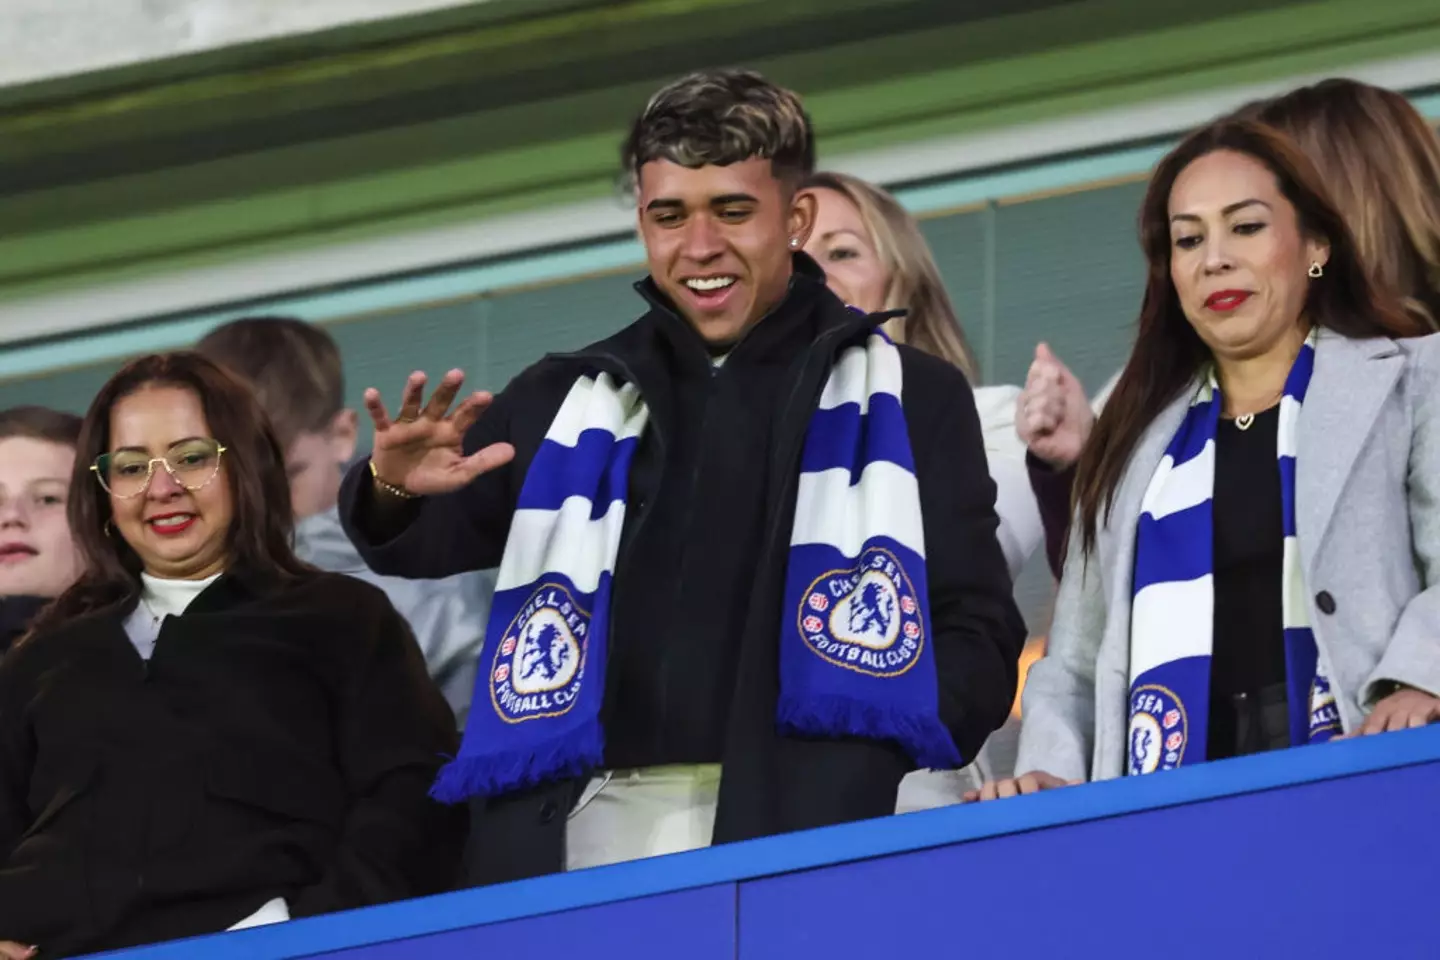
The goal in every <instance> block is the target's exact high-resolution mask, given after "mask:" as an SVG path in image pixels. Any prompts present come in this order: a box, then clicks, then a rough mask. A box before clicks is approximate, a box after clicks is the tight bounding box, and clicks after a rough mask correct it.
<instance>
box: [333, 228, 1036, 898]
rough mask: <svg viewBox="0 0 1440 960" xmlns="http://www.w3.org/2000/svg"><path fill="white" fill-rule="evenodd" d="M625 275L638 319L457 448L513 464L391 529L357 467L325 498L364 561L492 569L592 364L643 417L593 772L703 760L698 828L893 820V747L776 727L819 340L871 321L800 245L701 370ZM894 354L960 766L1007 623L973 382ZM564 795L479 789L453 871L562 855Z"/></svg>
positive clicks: (999, 665) (409, 571) (1018, 636)
mask: <svg viewBox="0 0 1440 960" xmlns="http://www.w3.org/2000/svg"><path fill="white" fill-rule="evenodd" d="M637 289H639V291H640V293H641V294H642V295H643V296H644V297H645V298H646V299H647V300H649V301H650V303H651V305H652V308H651V310H650V311H649V312H648V313H647V314H646V315H645V316H644V317H642V318H641V319H640V320H639V321H637V322H636V323H634V324H632V325H631V326H630V327H628V328H626V329H625V330H622V331H621V332H620V333H618V334H616V335H615V336H613V337H611V338H609V339H607V340H604V341H602V342H600V343H598V344H595V345H594V346H591V347H589V348H587V349H585V350H582V351H580V352H579V353H575V354H569V355H560V356H551V357H547V358H546V359H544V360H542V361H540V362H539V363H537V364H535V365H534V366H533V367H531V368H529V369H528V370H526V371H525V372H524V373H522V374H520V375H519V376H518V377H516V379H515V380H514V381H513V382H512V383H511V384H510V385H509V386H508V387H507V388H506V390H505V391H504V392H503V393H502V394H501V395H500V396H498V397H497V398H496V399H495V403H494V405H493V406H492V407H491V409H490V410H489V411H487V412H486V414H485V415H484V416H483V417H482V418H481V420H480V421H479V422H478V423H476V425H475V426H474V427H473V428H472V429H471V432H470V433H469V435H468V436H467V437H466V443H465V447H466V451H467V452H473V451H474V450H478V449H479V448H481V447H483V446H486V445H488V444H491V443H495V442H500V441H505V442H509V443H512V444H514V446H515V449H516V456H515V460H514V461H513V462H512V463H511V464H509V465H507V466H506V467H504V468H501V469H500V470H497V471H494V472H493V473H490V474H487V475H485V476H482V477H480V478H478V479H477V480H476V481H475V482H474V483H472V484H470V485H469V486H468V487H466V488H464V489H462V490H460V491H457V492H456V493H453V494H449V495H445V496H441V497H434V498H428V499H425V500H421V501H417V502H416V503H415V504H412V505H410V507H409V514H408V516H406V517H404V518H403V519H402V522H403V523H404V525H403V526H402V527H400V528H399V529H387V530H381V529H378V528H377V527H376V526H375V520H374V518H373V517H372V515H371V514H370V512H369V504H370V502H371V501H370V497H371V491H372V488H371V482H370V478H369V473H368V469H366V468H365V467H364V466H363V465H362V466H360V467H357V468H356V469H354V470H352V471H351V472H350V474H349V475H348V476H347V478H346V482H345V484H344V486H343V487H342V490H341V508H340V512H341V517H342V520H343V522H344V523H345V525H346V529H347V532H349V534H350V536H351V538H352V539H353V540H354V541H355V543H356V546H357V547H358V548H359V549H360V552H361V554H362V555H363V556H364V558H365V560H366V562H367V563H369V564H370V565H371V566H372V567H374V569H375V570H376V571H378V572H380V573H387V574H398V575H401V576H410V577H442V576H447V575H450V574H453V573H457V572H460V571H463V570H472V569H483V568H487V567H493V566H495V565H497V564H498V563H499V561H500V558H501V554H502V553H503V550H504V546H505V538H506V534H507V532H508V528H509V524H510V518H511V515H512V513H513V511H514V508H515V503H516V498H517V496H518V494H519V491H520V486H521V484H522V482H523V480H524V477H525V472H526V470H527V469H528V467H529V464H530V462H531V460H532V458H533V457H534V455H535V452H536V449H537V448H538V447H539V445H540V442H541V440H542V439H543V438H544V436H545V433H546V431H547V429H548V428H549V426H550V422H551V420H552V419H553V418H554V416H555V413H556V412H557V411H558V410H559V407H560V405H561V403H562V402H563V400H564V398H565V396H566V394H567V393H568V392H569V390H570V387H571V385H572V384H573V383H574V381H575V379H576V378H577V377H578V376H580V375H581V374H583V373H586V372H594V371H602V370H603V371H607V372H609V373H611V374H612V375H613V376H615V377H617V378H618V379H620V380H622V381H625V382H630V383H634V384H635V385H637V386H638V387H639V389H640V393H641V395H642V396H643V397H644V399H645V402H646V404H647V406H648V407H649V410H650V422H649V426H648V427H647V430H646V433H645V435H644V436H643V437H642V440H641V444H640V447H639V449H638V451H637V454H636V459H635V461H634V465H633V467H632V470H631V477H630V490H629V494H628V507H629V509H628V511H627V514H626V518H625V527H624V530H623V532H622V536H621V544H620V552H619V556H618V557H617V562H616V568H615V593H614V608H613V609H614V612H613V618H612V629H611V634H610V636H611V649H610V654H609V661H608V672H607V677H606V696H605V706H604V708H603V711H602V722H603V725H604V729H605V734H606V753H605V764H606V766H607V767H609V768H624V767H643V766H652V765H658V764H671V763H715V762H719V763H723V769H724V773H723V776H722V778H721V788H720V806H719V810H718V813H717V820H716V826H715V834H714V838H715V841H716V842H724V841H730V840H740V839H746V838H750V837H757V836H764V835H767V834H773V833H779V832H783V831H787V830H796V829H803V828H807V827H814V826H821V825H825V824H830V823H838V822H844V821H849V820H856V819H862V818H866V817H874V816H882V815H885V814H889V813H892V812H893V811H894V806H895V796H896V790H897V788H898V784H899V781H900V778H901V777H902V776H903V775H904V774H905V773H906V772H907V771H908V770H909V769H911V764H910V761H909V760H908V758H907V757H906V756H905V755H904V754H903V753H902V752H901V751H900V750H899V749H898V747H896V746H894V745H892V744H889V743H880V742H875V741H864V740H858V739H850V740H827V741H822V740H800V739H795V738H781V737H779V736H778V735H777V734H776V730H775V704H776V700H777V696H778V662H779V661H778V638H779V628H780V622H781V615H782V611H781V609H780V608H781V594H782V591H783V587H784V580H785V571H786V564H787V561H788V557H789V549H788V545H789V540H790V532H791V526H792V523H793V518H794V506H795V495H796V488H797V484H798V476H799V463H800V454H801V447H802V444H803V441H804V436H805V430H806V427H807V426H808V425H809V422H810V415H811V412H812V411H813V410H814V408H815V405H816V403H817V402H818V400H819V395H820V391H821V388H822V387H823V386H824V383H825V381H826V379H827V377H828V375H829V373H830V369H831V366H832V364H833V361H834V359H835V357H836V355H837V354H838V352H839V351H840V350H841V348H842V347H845V346H848V345H850V344H852V343H855V342H857V339H858V338H863V335H864V334H865V333H866V332H868V331H869V330H870V329H871V328H873V327H874V326H875V325H876V324H877V323H878V322H879V320H880V319H882V318H879V317H874V316H872V317H863V316H860V315H858V314H857V313H855V312H854V311H852V310H849V309H847V308H846V307H845V306H844V304H842V303H841V302H840V301H839V300H838V299H837V298H836V297H835V296H834V295H833V294H832V293H831V292H830V291H829V290H828V289H827V288H826V287H825V284H824V277H823V274H822V273H821V272H820V270H819V268H818V267H817V266H816V265H815V264H814V262H813V261H811V260H810V259H809V258H808V257H805V256H804V255H798V256H797V257H796V273H795V276H794V278H793V279H792V281H791V284H790V290H789V293H788V294H787V296H786V298H785V299H784V301H783V302H782V303H781V304H780V305H779V306H778V307H777V308H776V309H775V310H774V311H772V313H771V314H770V315H768V316H767V317H766V318H765V319H763V320H761V321H760V323H758V324H757V325H756V326H755V327H754V328H753V329H752V330H751V331H750V333H749V334H748V335H747V336H746V337H745V338H744V339H743V340H742V341H741V342H740V343H739V344H738V345H737V346H736V347H735V348H734V349H733V350H732V351H731V352H730V353H729V354H728V355H727V356H726V357H725V358H724V362H723V363H722V364H721V365H719V366H718V367H717V366H716V365H715V364H714V362H712V358H711V356H710V354H709V353H708V351H707V349H706V347H705V345H704V343H703V341H702V340H701V339H700V337H699V336H698V334H696V333H695V332H694V330H693V329H692V328H691V327H690V326H689V325H688V324H687V323H686V322H685V321H684V320H683V319H682V318H681V317H680V316H679V315H677V314H676V313H675V311H674V310H673V308H672V307H671V306H670V305H669V303H668V302H667V301H666V300H665V299H664V298H663V297H662V296H661V295H660V294H659V292H658V290H657V289H656V288H655V287H654V285H653V283H651V282H650V281H645V282H642V283H640V284H638V285H637ZM900 349H901V357H902V370H903V377H904V397H903V402H904V409H905V415H906V420H907V423H908V426H909V430H910V440H911V446H912V448H913V450H914V456H915V463H916V473H917V476H918V480H919V487H920V498H921V508H922V511H923V513H924V530H925V543H926V553H927V562H926V567H927V571H928V576H929V587H930V600H931V619H932V629H933V635H934V637H935V643H934V650H935V659H936V666H937V670H938V674H939V687H940V710H941V716H942V719H943V720H944V722H945V723H946V724H947V726H948V727H949V728H950V730H951V732H952V733H953V735H954V738H955V741H956V744H957V746H958V747H959V748H960V750H961V752H962V754H963V755H965V756H966V757H973V756H974V754H975V753H976V752H977V751H978V750H979V748H980V746H981V744H982V743H984V741H985V738H986V737H987V736H988V735H989V734H990V733H991V731H993V730H994V729H995V728H997V727H998V726H1000V724H1001V723H1003V722H1004V720H1005V718H1006V716H1007V715H1008V712H1009V709H1010V705H1011V703H1012V701H1013V698H1014V694H1015V684H1016V663H1017V660H1018V657H1019V652H1020V648H1021V646H1022V644H1023V642H1024V637H1025V627H1024V624H1023V623H1022V621H1021V620H1020V616H1019V613H1018V611H1017V610H1016V608H1015V605H1014V602H1013V600H1012V598H1011V584H1010V580H1009V576H1008V573H1007V570H1006V566H1005V562H1004V558H1003V556H1002V554H1001V552H1000V547H999V544H998V541H997V540H996V536H995V530H996V527H997V524H998V521H997V518H996V514H995V509H994V503H995V488H994V485H993V483H992V482H991V480H990V477H989V473H988V471H987V468H986V463H985V452H984V448H983V445H982V441H981V434H980V424H979V420H978V418H977V416H976V412H975V404H974V399H973V396H972V394H971V391H970V387H969V385H968V384H967V383H966V380H965V378H964V376H963V375H962V374H961V373H960V372H959V371H958V370H956V369H955V368H953V367H952V366H950V365H949V364H946V363H944V362H943V361H940V360H938V359H935V358H933V357H930V356H927V355H925V354H923V353H920V352H919V351H916V350H912V349H910V348H907V347H901V348H900ZM485 700H486V698H484V697H482V698H479V699H477V700H476V703H477V704H484V703H485ZM475 709H483V706H477V707H476V708H475ZM575 791H576V784H559V785H550V786H545V787H540V788H537V789H535V790H527V791H522V792H519V793H517V794H515V795H511V796H507V797H504V798H498V799H492V800H491V801H489V803H488V805H487V809H486V811H485V813H484V814H483V815H480V816H477V817H476V818H475V820H474V821H473V822H472V857H471V861H472V862H471V873H470V876H471V880H472V881H473V882H477V883H479V882H490V881H496V880H508V879H514V878H517V877H520V876H529V875H535V874H543V873H548V872H553V871H556V870H559V869H562V868H563V864H564V858H563V850H564V844H563V829H562V828H563V825H564V822H565V820H564V817H563V816H559V814H560V813H561V812H562V811H564V810H567V809H569V805H570V804H571V803H572V802H573V801H574V799H575Z"/></svg>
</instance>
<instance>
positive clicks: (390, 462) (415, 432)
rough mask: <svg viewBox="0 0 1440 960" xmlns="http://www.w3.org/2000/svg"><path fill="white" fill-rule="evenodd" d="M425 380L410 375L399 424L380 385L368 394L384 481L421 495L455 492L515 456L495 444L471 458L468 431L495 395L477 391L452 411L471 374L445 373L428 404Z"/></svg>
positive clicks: (417, 374)
mask: <svg viewBox="0 0 1440 960" xmlns="http://www.w3.org/2000/svg"><path fill="white" fill-rule="evenodd" d="M425 381H426V377H425V374H424V373H422V372H420V371H418V370H417V371H416V372H415V373H412V374H410V377H409V379H407V380H406V381H405V391H404V393H403V394H402V395H401V398H400V411H399V412H398V413H397V414H396V415H395V418H394V419H393V420H392V419H391V418H390V415H389V413H388V412H387V411H386V410H385V404H384V402H383V401H382V400H381V399H380V391H379V390H376V389H375V388H374V387H370V388H369V389H367V390H366V391H365V409H366V410H367V411H369V413H370V419H371V420H372V421H373V422H374V424H375V449H374V451H373V452H372V453H371V455H370V460H371V463H373V464H374V467H375V474H376V476H378V477H379V478H380V480H382V481H384V482H385V483H386V484H390V485H392V486H396V487H400V488H402V489H404V490H406V491H408V492H409V493H412V494H415V495H416V496H432V495H434V494H440V493H451V492H453V491H455V490H459V489H460V488H461V487H463V486H465V485H466V484H468V483H469V482H470V481H472V480H474V479H475V478H476V477H478V476H480V474H482V473H486V472H488V471H490V470H494V469H495V468H496V467H501V466H504V465H505V464H507V463H509V462H510V461H511V459H513V458H514V456H515V448H514V447H512V446H511V445H510V444H508V443H493V444H491V445H490V446H488V447H485V448H483V449H480V450H477V451H476V452H474V453H472V454H470V455H469V456H468V457H467V456H466V455H465V450H464V442H465V431H466V430H469V429H470V427H471V425H472V424H474V423H475V421H476V420H477V419H478V418H479V416H480V414H482V413H484V412H485V409H486V408H487V407H489V406H490V403H491V401H493V400H494V397H492V396H491V395H490V394H488V393H483V392H477V393H472V394H470V395H469V396H468V397H466V398H465V399H464V400H462V401H460V404H459V406H457V407H456V408H455V409H454V410H453V411H451V410H450V404H451V403H452V402H453V401H454V400H455V395H456V394H457V393H459V391H460V387H461V385H462V384H463V383H464V382H465V374H464V373H463V372H461V371H460V370H451V371H450V372H449V373H447V374H445V376H444V378H443V379H441V381H440V386H438V387H436V388H435V392H434V393H433V394H431V395H430V400H429V402H428V403H422V400H423V399H424V392H425Z"/></svg>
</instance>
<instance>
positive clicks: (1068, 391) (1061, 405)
mask: <svg viewBox="0 0 1440 960" xmlns="http://www.w3.org/2000/svg"><path fill="white" fill-rule="evenodd" d="M1094 424H1095V413H1094V411H1092V410H1091V409H1090V401H1089V399H1088V398H1087V397H1086V396H1085V388H1084V386H1082V385H1081V383H1080V381H1079V380H1077V379H1075V374H1073V373H1071V372H1070V368H1069V367H1067V366H1065V364H1063V363H1061V362H1060V360H1059V359H1058V358H1057V357H1056V356H1055V354H1053V353H1051V352H1050V347H1049V346H1047V345H1046V344H1043V343H1042V344H1040V345H1039V346H1037V347H1036V348H1035V359H1034V361H1033V362H1031V364H1030V372H1029V374H1027V375H1026V377H1025V389H1024V390H1022V391H1021V392H1020V397H1019V399H1018V400H1016V402H1015V432H1016V433H1018V434H1019V435H1020V439H1021V440H1022V441H1023V442H1024V444H1025V446H1026V448H1027V449H1029V451H1030V452H1031V453H1033V454H1034V455H1035V456H1036V457H1037V458H1039V459H1040V460H1042V461H1044V462H1045V463H1046V464H1048V465H1049V466H1051V467H1053V468H1054V469H1056V470H1064V469H1066V468H1068V467H1069V466H1071V465H1072V464H1074V463H1075V461H1077V460H1079V459H1080V451H1081V450H1082V449H1083V448H1084V446H1085V441H1086V440H1088V439H1089V438H1090V429H1091V427H1093V426H1094Z"/></svg>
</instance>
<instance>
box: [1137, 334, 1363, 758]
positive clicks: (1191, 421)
mask: <svg viewBox="0 0 1440 960" xmlns="http://www.w3.org/2000/svg"><path fill="white" fill-rule="evenodd" d="M1315 336H1316V335H1315V334H1314V333H1312V334H1311V335H1310V337H1309V338H1308V339H1307V340H1306V342H1305V344H1304V346H1302V347H1301V349H1300V353H1299V355H1298V356H1297V357H1296V358H1295V363H1294V364H1293V365H1292V367H1291V368H1290V373H1289V375H1288V376H1287V377H1286V379H1285V392H1284V394H1283V395H1282V396H1281V398H1280V423H1279V431H1278V437H1277V441H1276V448H1277V449H1276V454H1277V456H1278V457H1279V468H1280V502H1281V514H1282V525H1283V532H1284V536H1285V545H1284V560H1283V567H1282V583H1280V584H1279V585H1278V586H1279V587H1280V591H1281V604H1282V609H1283V614H1282V616H1283V622H1284V628H1285V674H1286V687H1287V691H1288V694H1289V707H1290V743H1291V744H1292V745H1294V746H1299V745H1301V744H1305V743H1318V742H1322V741H1325V740H1329V739H1330V738H1331V737H1333V736H1335V735H1336V734H1337V733H1339V731H1340V718H1339V713H1338V711H1337V709H1336V706H1335V698H1334V696H1333V695H1332V694H1331V691H1330V684H1329V682H1328V681H1327V680H1326V678H1325V675H1324V672H1323V671H1322V670H1321V669H1320V665H1319V655H1318V652H1317V649H1316V646H1315V634H1314V632H1313V631H1312V630H1311V629H1310V615H1309V610H1308V607H1307V606H1306V591H1305V572H1304V569H1303V568H1302V565H1301V560H1300V548H1299V543H1298V541H1297V540H1296V537H1295V464H1296V461H1295V447H1296V430H1297V428H1298V426H1299V422H1300V408H1301V405H1302V404H1303V403H1304V401H1305V391H1306V389H1307V388H1308V387H1309V385H1310V375H1311V373H1312V372H1313V371H1314V369H1315ZM1220 408H1221V397H1220V388H1219V385H1218V384H1217V383H1216V382H1215V379H1214V376H1213V374H1212V375H1211V376H1210V377H1209V378H1208V379H1207V381H1206V382H1205V383H1203V384H1202V385H1201V387H1200V389H1199V390H1198V391H1197V393H1196V395H1195V399H1194V400H1193V401H1192V402H1191V405H1190V409H1189V411H1188V412H1187V413H1186V415H1185V419H1184V421H1183V422H1182V423H1181V424H1180V429H1179V430H1178V431H1176V433H1175V437H1174V438H1173V439H1172V440H1171V441H1170V446H1169V447H1168V448H1167V449H1166V451H1165V456H1164V457H1163V458H1162V459H1161V461H1160V465H1159V467H1157V468H1156V470H1155V474H1154V476H1153V477H1151V479H1150V485H1149V487H1147V488H1146V490H1145V499H1144V501H1143V503H1142V506H1141V513H1140V523H1139V529H1138V530H1137V532H1136V537H1135V577H1134V582H1133V587H1132V591H1133V597H1134V603H1133V606H1132V608H1131V614H1130V704H1129V710H1130V725H1129V731H1128V743H1127V747H1126V754H1127V757H1128V763H1127V768H1128V771H1129V773H1130V774H1132V775H1133V774H1143V773H1152V772H1154V771H1155V770H1173V769H1175V768H1176V767H1179V766H1181V765H1183V764H1193V763H1201V762H1203V761H1204V760H1205V759H1206V733H1207V730H1208V724H1209V712H1210V655H1211V651H1212V649H1213V644H1214V633H1215V624H1214V613H1215V578H1214V572H1215V562H1214V559H1215V550H1214V510H1213V505H1214V488H1215V434H1216V429H1217V427H1218V425H1219V421H1220ZM1257 639H1259V638H1257Z"/></svg>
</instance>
